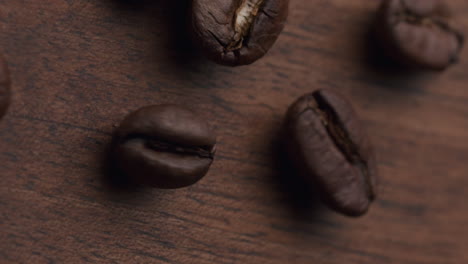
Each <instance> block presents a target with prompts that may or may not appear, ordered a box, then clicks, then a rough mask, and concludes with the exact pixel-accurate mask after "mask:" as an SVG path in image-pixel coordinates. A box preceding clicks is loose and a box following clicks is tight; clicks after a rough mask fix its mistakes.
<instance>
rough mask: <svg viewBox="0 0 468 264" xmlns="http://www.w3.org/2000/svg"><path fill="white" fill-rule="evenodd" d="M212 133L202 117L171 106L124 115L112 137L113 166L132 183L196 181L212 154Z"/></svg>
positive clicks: (163, 185) (161, 185)
mask: <svg viewBox="0 0 468 264" xmlns="http://www.w3.org/2000/svg"><path fill="white" fill-rule="evenodd" d="M215 145H216V136H215V135H214V133H213V131H212V130H211V129H210V128H209V126H208V124H207V123H206V122H205V120H204V119H202V118H200V117H199V116H197V115H195V114H194V113H193V111H190V110H187V109H184V108H181V107H179V106H175V105H156V106H149V107H144V108H141V109H139V110H138V111H136V112H133V113H131V114H130V115H128V116H127V117H126V118H125V120H124V121H123V122H122V124H121V125H120V127H119V128H118V129H117V131H116V133H115V136H114V143H113V146H114V147H113V153H114V158H115V159H114V160H115V162H116V166H117V167H118V168H120V169H121V170H122V171H123V172H124V173H125V174H126V175H127V176H129V177H131V178H133V179H134V180H135V181H136V182H139V183H143V184H147V185H150V186H152V187H155V188H164V189H166V188H167V189H169V188H181V187H185V186H189V185H192V184H194V183H196V182H197V181H199V180H200V179H201V178H202V177H203V176H204V175H205V174H206V173H207V171H208V169H209V167H210V165H211V163H212V162H213V157H214V154H215Z"/></svg>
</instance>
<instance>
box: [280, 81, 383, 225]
mask: <svg viewBox="0 0 468 264" xmlns="http://www.w3.org/2000/svg"><path fill="white" fill-rule="evenodd" d="M285 125H286V127H285V131H286V142H285V143H286V146H287V148H288V152H289V155H290V159H291V161H292V162H293V163H294V164H295V165H296V167H297V168H298V170H299V172H300V174H301V175H302V176H303V177H304V179H305V180H306V182H308V183H309V184H312V185H315V187H316V189H318V190H319V191H320V192H321V195H322V197H323V198H324V200H325V201H326V202H327V204H328V205H329V206H330V207H332V208H333V209H335V210H336V211H338V212H340V213H343V214H346V215H349V216H359V215H363V214H365V213H366V212H367V210H368V208H369V206H370V203H371V202H372V201H373V200H374V199H375V196H376V193H375V192H376V190H375V189H376V181H377V173H376V162H375V157H374V154H373V150H372V147H371V145H370V142H369V140H368V138H367V136H366V133H365V132H364V130H363V128H362V127H361V124H360V121H359V120H358V118H357V116H356V114H355V112H354V110H353V108H352V107H351V105H350V103H349V102H348V101H346V99H344V98H343V97H342V96H340V95H338V94H336V93H335V92H332V91H330V90H319V91H317V92H314V93H311V94H307V95H304V96H302V97H301V98H299V99H298V100H297V101H296V102H295V103H294V104H293V105H292V106H291V107H290V108H289V111H288V113H287V116H286V122H285Z"/></svg>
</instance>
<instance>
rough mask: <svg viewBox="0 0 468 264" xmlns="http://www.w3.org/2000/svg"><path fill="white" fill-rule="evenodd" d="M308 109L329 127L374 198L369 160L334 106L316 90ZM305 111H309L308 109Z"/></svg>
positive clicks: (329, 130) (369, 193)
mask: <svg viewBox="0 0 468 264" xmlns="http://www.w3.org/2000/svg"><path fill="white" fill-rule="evenodd" d="M308 110H312V111H314V112H315V114H317V115H318V116H319V117H320V119H321V122H322V124H323V125H324V126H325V128H326V129H327V131H328V133H329V135H330V136H331V139H332V140H333V142H334V143H335V145H336V146H337V147H338V149H339V150H340V151H341V152H342V153H343V155H344V156H345V158H346V159H347V160H348V161H349V162H350V163H351V164H353V165H354V166H356V167H357V168H358V169H359V171H360V172H361V175H362V177H363V178H364V182H365V185H366V192H367V195H368V197H369V198H371V199H373V198H374V196H375V194H374V192H373V190H372V184H371V180H370V175H369V169H368V166H367V162H366V160H365V159H364V158H363V157H362V156H361V154H360V153H359V150H358V147H357V146H356V144H355V143H354V142H353V141H352V140H351V138H350V136H349V134H348V132H347V130H346V128H345V127H344V125H343V124H342V122H341V121H340V120H339V118H338V115H337V113H336V112H335V110H334V109H333V107H332V106H331V105H329V103H328V102H327V100H326V99H325V98H324V97H323V96H322V95H321V94H320V93H318V92H316V93H313V94H312V95H311V97H310V98H309V109H308ZM305 111H307V109H306V110H305Z"/></svg>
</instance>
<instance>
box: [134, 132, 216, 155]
mask: <svg viewBox="0 0 468 264" xmlns="http://www.w3.org/2000/svg"><path fill="white" fill-rule="evenodd" d="M129 140H143V141H144V142H145V144H144V145H145V147H147V148H149V149H151V150H154V151H158V152H169V153H174V154H179V155H187V156H189V155H191V156H198V157H200V158H207V159H213V157H214V152H215V151H214V148H213V147H209V146H183V145H179V144H175V143H171V142H167V141H162V140H159V139H155V138H148V137H135V136H133V137H129V138H128V139H127V140H126V141H129Z"/></svg>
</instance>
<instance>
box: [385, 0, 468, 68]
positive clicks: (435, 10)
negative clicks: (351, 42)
mask: <svg viewBox="0 0 468 264" xmlns="http://www.w3.org/2000/svg"><path fill="white" fill-rule="evenodd" d="M377 21H378V23H377V34H378V35H379V37H380V39H381V42H382V44H383V47H384V49H385V50H386V52H387V54H388V55H390V56H391V57H393V58H394V59H395V60H397V61H399V62H402V63H403V64H407V65H408V66H411V67H417V68H425V69H432V70H443V69H445V68H447V67H448V66H450V65H452V64H454V63H456V62H457V61H458V59H459V55H460V51H461V49H462V47H463V39H464V38H463V35H462V33H461V32H460V31H459V30H457V29H456V27H455V26H454V22H453V19H452V15H451V14H450V11H449V8H448V6H447V4H446V2H445V1H443V0H384V1H383V3H382V6H381V8H380V11H379V14H378V20H377Z"/></svg>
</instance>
